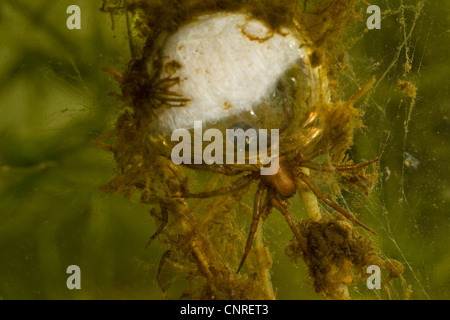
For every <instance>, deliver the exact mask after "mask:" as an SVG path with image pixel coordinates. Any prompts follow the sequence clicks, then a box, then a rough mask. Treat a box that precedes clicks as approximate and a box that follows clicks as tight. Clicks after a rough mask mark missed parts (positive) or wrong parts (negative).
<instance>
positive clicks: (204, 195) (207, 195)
mask: <svg viewBox="0 0 450 320" xmlns="http://www.w3.org/2000/svg"><path fill="white" fill-rule="evenodd" d="M254 179H255V174H253V173H252V174H248V175H246V176H244V177H242V178H241V179H239V180H237V181H236V182H234V183H233V184H231V185H230V186H228V187H226V188H223V189H217V190H213V191H210V192H202V193H196V194H190V193H188V194H185V195H182V196H177V197H175V198H190V199H205V198H211V197H214V196H222V195H224V194H228V193H232V192H235V191H237V190H241V189H243V188H245V187H246V186H247V185H248V184H249V183H250V182H252V180H254Z"/></svg>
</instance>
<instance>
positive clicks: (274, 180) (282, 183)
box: [261, 157, 297, 199]
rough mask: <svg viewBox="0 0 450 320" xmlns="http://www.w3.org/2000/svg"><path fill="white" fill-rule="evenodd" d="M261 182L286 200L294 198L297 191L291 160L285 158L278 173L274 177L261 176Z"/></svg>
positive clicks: (281, 161) (281, 160)
mask: <svg viewBox="0 0 450 320" xmlns="http://www.w3.org/2000/svg"><path fill="white" fill-rule="evenodd" d="M261 182H263V183H264V184H265V185H266V187H267V188H270V189H272V190H273V191H274V192H277V193H278V194H280V195H281V196H282V197H283V198H285V199H287V198H290V197H292V196H293V195H294V194H295V192H296V190H297V183H296V182H295V177H294V172H293V171H292V166H291V164H290V162H289V160H288V159H286V158H283V157H282V158H281V159H280V167H279V169H278V172H277V173H276V174H274V175H261Z"/></svg>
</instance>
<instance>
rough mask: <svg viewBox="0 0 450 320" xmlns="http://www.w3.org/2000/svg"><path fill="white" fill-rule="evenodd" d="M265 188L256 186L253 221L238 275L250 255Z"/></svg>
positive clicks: (261, 185) (260, 185)
mask: <svg viewBox="0 0 450 320" xmlns="http://www.w3.org/2000/svg"><path fill="white" fill-rule="evenodd" d="M265 189H266V187H265V186H264V184H263V183H260V184H259V186H258V191H257V192H256V195H255V201H254V204H253V221H252V225H251V227H250V232H249V234H248V237H247V243H246V244H245V251H244V255H243V256H242V259H241V263H240V264H239V268H238V269H237V271H236V273H239V271H240V270H241V268H242V266H243V265H244V262H245V260H246V259H247V256H248V254H249V253H250V250H251V248H252V244H253V238H254V237H255V233H256V229H257V228H258V222H259V218H260V217H261V202H262V196H263V193H264V190H265Z"/></svg>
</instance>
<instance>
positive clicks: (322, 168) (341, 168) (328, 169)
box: [298, 158, 380, 172]
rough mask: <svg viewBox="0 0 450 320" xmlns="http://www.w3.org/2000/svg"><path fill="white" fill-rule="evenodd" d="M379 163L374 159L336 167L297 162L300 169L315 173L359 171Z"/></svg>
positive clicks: (377, 159)
mask: <svg viewBox="0 0 450 320" xmlns="http://www.w3.org/2000/svg"><path fill="white" fill-rule="evenodd" d="M378 161H380V159H379V158H376V159H374V160H371V161H368V162H365V163H361V164H352V165H337V166H330V167H329V166H322V165H320V164H317V163H314V162H311V161H302V162H299V163H298V164H299V166H301V167H305V168H309V169H313V170H317V171H325V172H335V171H356V170H359V169H363V168H366V167H368V166H370V165H371V164H373V163H376V162H378Z"/></svg>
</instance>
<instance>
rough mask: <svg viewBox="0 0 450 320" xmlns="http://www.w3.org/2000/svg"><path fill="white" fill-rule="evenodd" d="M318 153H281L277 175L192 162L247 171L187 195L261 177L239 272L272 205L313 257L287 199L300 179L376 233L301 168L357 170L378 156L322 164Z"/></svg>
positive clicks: (241, 186) (226, 171) (228, 170)
mask: <svg viewBox="0 0 450 320" xmlns="http://www.w3.org/2000/svg"><path fill="white" fill-rule="evenodd" d="M318 155H319V154H317V153H315V154H311V155H307V156H303V155H299V157H298V158H297V159H294V160H289V159H288V158H287V157H281V158H280V167H279V170H278V172H277V173H276V174H275V175H261V174H260V172H259V170H258V169H255V170H256V171H252V170H251V169H250V168H249V167H245V168H242V169H239V168H237V167H227V166H223V165H216V166H206V165H189V167H190V168H192V169H204V170H208V171H215V172H218V173H221V174H224V175H238V174H241V173H245V175H244V176H243V177H242V178H240V179H238V180H237V181H235V182H234V183H233V184H231V185H230V186H228V187H226V188H223V189H218V190H214V191H211V192H204V193H199V194H185V195H183V197H184V198H196V199H202V198H209V197H213V196H219V195H224V194H227V193H231V192H236V191H239V190H241V189H244V188H245V187H247V186H248V185H249V184H250V183H251V182H253V181H259V184H258V189H257V191H256V194H255V198H254V203H253V221H252V224H251V227H250V232H249V234H248V237H247V243H246V245H245V251H244V255H243V257H242V259H241V262H240V264H239V268H238V270H237V272H239V271H240V270H241V268H242V266H243V264H244V262H245V260H246V258H247V256H248V254H249V253H250V250H251V247H252V243H253V238H254V237H255V233H256V230H257V227H258V223H259V220H260V218H261V216H264V215H268V214H269V213H270V212H271V210H272V208H276V209H277V210H279V211H280V212H281V213H282V214H283V216H284V217H285V219H286V222H287V223H288V225H289V227H290V228H291V230H292V232H293V233H294V235H295V237H296V239H297V241H298V242H299V244H300V247H301V249H302V251H303V254H304V256H305V258H307V259H308V258H311V257H310V254H309V252H308V251H307V249H306V248H307V247H306V240H305V239H304V238H303V237H302V236H301V235H300V233H299V231H298V230H297V228H296V226H295V223H294V221H293V219H292V216H291V215H290V213H289V211H288V209H287V206H288V204H289V203H288V199H289V198H291V197H292V196H294V194H295V193H296V190H297V184H298V183H301V184H303V185H304V186H306V187H307V188H309V189H310V190H311V191H312V192H313V193H314V194H315V195H316V196H317V197H318V198H319V199H321V200H322V201H323V202H324V203H326V204H327V205H328V206H330V207H332V208H333V209H334V210H336V211H338V212H339V213H340V214H342V215H343V216H344V217H346V218H347V219H349V220H350V221H352V222H354V223H356V224H358V225H359V226H361V227H363V228H365V229H366V230H368V231H370V232H372V233H374V234H375V232H374V231H372V230H371V229H370V228H368V227H367V226H365V225H364V224H363V223H361V222H360V221H359V220H357V219H356V218H355V217H354V216H353V215H352V214H351V213H349V212H348V211H347V210H345V209H343V208H342V207H340V206H339V205H338V204H336V203H335V202H334V201H332V200H330V199H329V198H328V197H327V196H326V195H324V194H323V193H322V192H321V191H320V190H319V189H318V188H317V187H316V186H315V184H314V182H313V181H312V180H311V179H310V178H309V177H308V176H307V175H306V174H305V173H303V172H302V170H301V168H309V169H313V170H319V171H324V172H335V171H337V172H342V171H357V170H361V169H364V168H365V167H367V166H369V165H371V164H373V163H376V162H377V161H378V160H379V159H375V160H372V161H369V162H366V163H363V164H355V165H334V166H323V165H318V164H316V163H314V162H312V161H311V160H313V158H315V157H317V156H318ZM264 195H265V197H264Z"/></svg>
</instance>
